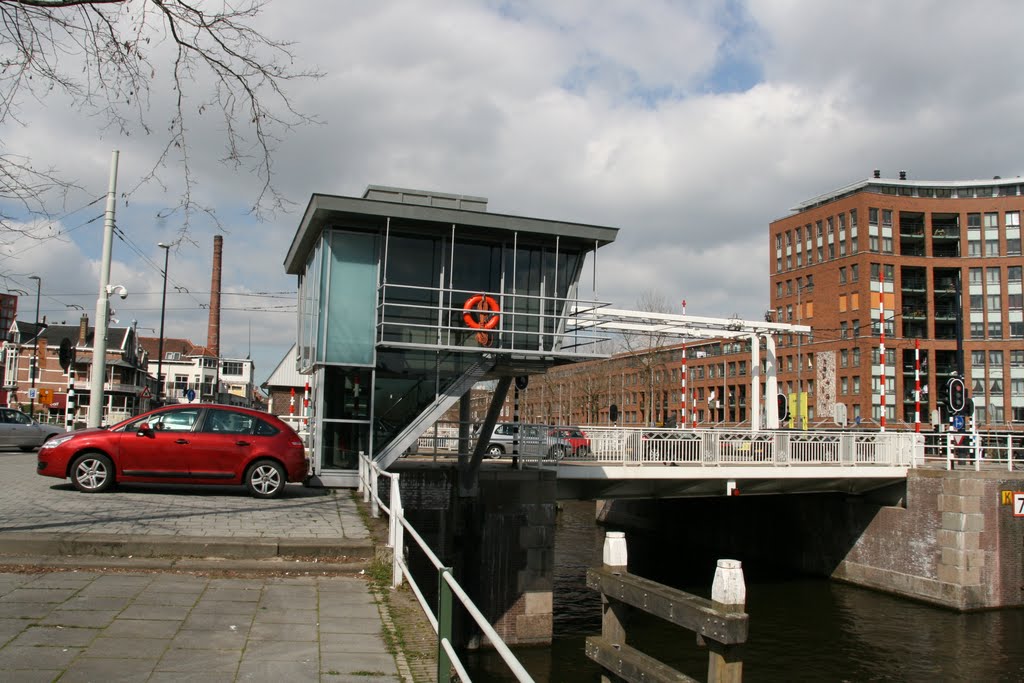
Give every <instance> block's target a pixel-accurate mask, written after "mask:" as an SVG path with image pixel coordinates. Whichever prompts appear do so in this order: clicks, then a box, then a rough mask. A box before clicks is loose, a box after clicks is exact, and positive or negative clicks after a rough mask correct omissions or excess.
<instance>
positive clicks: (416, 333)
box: [377, 283, 608, 358]
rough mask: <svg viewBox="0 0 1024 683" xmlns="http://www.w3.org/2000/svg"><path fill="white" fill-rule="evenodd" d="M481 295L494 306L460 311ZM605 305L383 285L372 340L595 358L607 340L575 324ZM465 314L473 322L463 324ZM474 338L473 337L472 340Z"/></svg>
mask: <svg viewBox="0 0 1024 683" xmlns="http://www.w3.org/2000/svg"><path fill="white" fill-rule="evenodd" d="M476 297H485V298H486V299H485V300H487V301H490V302H493V305H494V306H496V307H497V310H493V309H491V308H490V307H489V306H488V307H485V310H482V311H481V310H479V309H478V308H476V307H472V306H471V307H470V309H468V311H467V309H465V308H464V307H465V306H466V305H467V304H471V303H473V302H474V301H475V300H476ZM606 305H607V304H606V303H598V302H595V301H584V300H577V299H573V298H569V297H567V296H559V295H552V294H546V295H539V294H521V293H512V292H499V291H479V290H467V289H452V288H449V287H425V286H415V285H400V284H395V283H383V284H382V285H381V286H380V288H379V291H378V304H377V320H378V322H377V341H378V343H383V344H387V345H392V346H407V347H414V348H424V347H426V348H449V349H460V350H463V351H465V350H466V349H467V348H469V349H474V348H475V349H477V350H480V351H485V350H487V349H488V348H494V349H505V350H515V351H517V352H520V353H524V354H527V355H529V354H550V353H551V352H552V351H557V353H558V355H560V356H579V357H587V358H601V357H605V356H607V354H606V353H601V352H600V351H598V344H599V342H602V341H605V340H607V339H608V334H607V333H604V332H603V331H602V330H600V329H599V328H597V327H595V326H594V325H593V324H580V319H581V318H583V319H585V318H586V317H587V314H589V313H592V312H593V310H594V309H595V308H599V307H603V306H606ZM467 313H468V315H469V317H470V319H471V320H472V321H474V323H473V324H472V325H467V324H466V322H465V317H464V316H465V315H466V314H467ZM474 340H476V341H474Z"/></svg>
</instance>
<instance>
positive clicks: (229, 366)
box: [220, 360, 243, 377]
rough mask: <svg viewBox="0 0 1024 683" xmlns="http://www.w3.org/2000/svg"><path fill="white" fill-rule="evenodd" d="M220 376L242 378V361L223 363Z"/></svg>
mask: <svg viewBox="0 0 1024 683" xmlns="http://www.w3.org/2000/svg"><path fill="white" fill-rule="evenodd" d="M220 374H222V375H231V376H233V377H234V376H241V375H242V374H243V373H242V363H241V361H234V360H229V361H224V362H223V363H221V366H220Z"/></svg>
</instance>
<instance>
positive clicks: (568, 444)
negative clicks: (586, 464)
mask: <svg viewBox="0 0 1024 683" xmlns="http://www.w3.org/2000/svg"><path fill="white" fill-rule="evenodd" d="M548 442H549V445H548V455H549V456H550V457H553V458H563V457H565V456H567V455H569V456H575V457H578V458H580V457H584V456H587V455H590V439H588V438H587V435H586V434H584V433H583V432H582V431H581V430H580V428H579V427H555V428H553V429H551V430H549V431H548Z"/></svg>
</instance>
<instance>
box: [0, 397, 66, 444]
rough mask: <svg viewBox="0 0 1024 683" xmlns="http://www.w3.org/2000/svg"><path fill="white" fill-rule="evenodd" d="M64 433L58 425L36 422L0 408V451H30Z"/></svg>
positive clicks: (23, 415) (22, 414)
mask: <svg viewBox="0 0 1024 683" xmlns="http://www.w3.org/2000/svg"><path fill="white" fill-rule="evenodd" d="M66 431H67V430H66V429H64V428H63V427H61V426H59V425H51V424H45V423H42V422H37V421H35V420H33V419H32V418H30V417H29V416H28V415H26V414H25V413H23V412H21V411H20V410H15V409H14V408H0V450H7V449H11V448H20V449H21V450H23V451H26V452H27V451H31V450H33V449H35V448H39V447H40V446H42V445H43V443H44V442H46V441H48V440H49V439H51V438H53V437H54V436H56V435H57V434H63V433H65V432H66Z"/></svg>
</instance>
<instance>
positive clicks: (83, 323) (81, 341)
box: [76, 313, 89, 346]
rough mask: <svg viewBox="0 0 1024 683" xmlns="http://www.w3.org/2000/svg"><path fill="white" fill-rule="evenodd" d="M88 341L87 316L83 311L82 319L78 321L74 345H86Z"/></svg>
mask: <svg viewBox="0 0 1024 683" xmlns="http://www.w3.org/2000/svg"><path fill="white" fill-rule="evenodd" d="M88 343H89V316H87V315H86V314H85V313H83V314H82V319H81V320H79V321H78V343H77V344H76V346H86V345H88Z"/></svg>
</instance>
